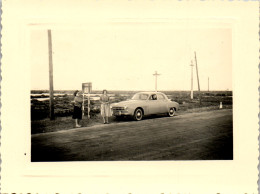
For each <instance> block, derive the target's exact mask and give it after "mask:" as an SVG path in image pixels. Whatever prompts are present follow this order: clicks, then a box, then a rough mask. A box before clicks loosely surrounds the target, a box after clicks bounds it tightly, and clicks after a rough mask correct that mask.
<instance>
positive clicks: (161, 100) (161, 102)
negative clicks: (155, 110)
mask: <svg viewBox="0 0 260 194" xmlns="http://www.w3.org/2000/svg"><path fill="white" fill-rule="evenodd" d="M157 102H158V106H159V110H160V113H166V112H168V106H167V102H168V101H167V100H166V98H165V97H164V95H163V94H157Z"/></svg>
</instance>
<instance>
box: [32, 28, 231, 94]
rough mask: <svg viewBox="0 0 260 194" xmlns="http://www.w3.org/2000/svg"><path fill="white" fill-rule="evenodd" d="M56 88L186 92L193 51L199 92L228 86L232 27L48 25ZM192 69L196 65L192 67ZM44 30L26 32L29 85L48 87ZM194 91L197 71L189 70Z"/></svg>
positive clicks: (45, 35) (47, 64) (189, 86)
mask: <svg viewBox="0 0 260 194" xmlns="http://www.w3.org/2000/svg"><path fill="white" fill-rule="evenodd" d="M52 44H53V72H54V89H55V90H71V89H72V90H74V89H81V84H82V83H84V82H92V85H93V89H94V90H102V89H108V90H154V88H155V77H154V76H153V73H154V72H155V71H158V73H159V74H161V75H160V76H159V77H158V90H190V88H191V67H190V63H191V60H193V64H195V62H194V51H196V53H197V61H198V70H199V77H200V84H201V90H207V89H208V77H209V79H210V90H227V89H229V90H232V31H231V29H228V28H222V29H219V28H200V29H199V28H197V29H195V28H193V29H189V28H187V27H185V28H176V27H174V26H170V25H157V24H154V25H142V24H129V25H127V24H118V25H104V26H102V25H100V26H94V25H92V26H89V27H86V28H84V29H53V30H52ZM194 67H195V66H194ZM48 68H49V61H48V34H47V29H45V30H32V31H31V89H48V88H49V75H48V73H49V72H48ZM193 73H194V74H193V77H194V86H193V87H194V90H197V88H198V86H197V80H196V69H195V68H194V69H193Z"/></svg>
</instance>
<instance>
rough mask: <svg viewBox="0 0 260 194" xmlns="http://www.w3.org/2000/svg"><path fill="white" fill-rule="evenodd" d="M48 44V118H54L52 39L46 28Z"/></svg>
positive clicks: (49, 31)
mask: <svg viewBox="0 0 260 194" xmlns="http://www.w3.org/2000/svg"><path fill="white" fill-rule="evenodd" d="M48 46H49V82H50V90H49V92H50V119H51V120H54V103H53V64H52V39H51V30H48Z"/></svg>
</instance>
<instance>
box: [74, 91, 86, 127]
mask: <svg viewBox="0 0 260 194" xmlns="http://www.w3.org/2000/svg"><path fill="white" fill-rule="evenodd" d="M74 96H75V97H74V101H73V102H74V111H73V115H72V118H73V119H75V125H76V127H81V125H79V122H80V120H81V119H82V102H83V99H82V98H81V97H80V96H79V91H78V90H76V91H75V92H74Z"/></svg>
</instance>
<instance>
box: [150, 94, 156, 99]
mask: <svg viewBox="0 0 260 194" xmlns="http://www.w3.org/2000/svg"><path fill="white" fill-rule="evenodd" d="M149 99H150V100H157V96H156V94H152V95H151V96H150V98H149Z"/></svg>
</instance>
